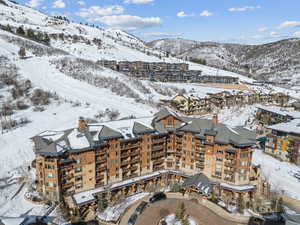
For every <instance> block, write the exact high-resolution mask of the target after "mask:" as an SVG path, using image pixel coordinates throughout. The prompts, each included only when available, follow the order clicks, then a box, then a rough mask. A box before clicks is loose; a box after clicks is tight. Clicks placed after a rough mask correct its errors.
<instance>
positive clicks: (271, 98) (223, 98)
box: [161, 91, 289, 115]
mask: <svg viewBox="0 0 300 225" xmlns="http://www.w3.org/2000/svg"><path fill="white" fill-rule="evenodd" d="M288 101H289V96H288V95H286V94H283V93H269V94H266V93H257V92H243V91H239V92H235V93H232V92H228V91H223V92H219V93H214V94H208V95H207V96H206V97H203V98H201V97H195V96H193V95H190V96H186V95H177V96H175V97H174V98H172V99H170V100H161V103H162V104H165V105H168V106H169V107H171V108H173V109H174V110H176V111H177V112H180V113H183V114H186V115H197V114H198V115H201V114H207V113H211V112H215V111H216V110H218V109H223V108H230V107H233V106H236V105H240V106H242V105H253V104H257V103H261V104H272V103H276V104H280V105H286V104H287V103H288Z"/></svg>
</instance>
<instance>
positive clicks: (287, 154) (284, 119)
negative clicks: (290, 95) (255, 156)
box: [256, 104, 300, 166]
mask: <svg viewBox="0 0 300 225" xmlns="http://www.w3.org/2000/svg"><path fill="white" fill-rule="evenodd" d="M293 105H294V104H293ZM294 109H298V108H297V107H296V108H295V107H294ZM256 120H257V122H258V126H257V133H258V134H260V135H261V136H262V137H263V136H265V144H264V150H265V152H266V153H268V154H270V155H272V156H274V157H275V158H278V159H280V160H282V161H287V162H292V163H295V164H296V165H299V166H300V112H299V111H294V110H292V109H286V108H281V107H278V106H260V107H258V108H257V112H256Z"/></svg>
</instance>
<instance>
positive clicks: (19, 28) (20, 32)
mask: <svg viewBox="0 0 300 225" xmlns="http://www.w3.org/2000/svg"><path fill="white" fill-rule="evenodd" d="M17 34H18V35H25V31H24V29H23V27H22V26H21V27H18V29H17Z"/></svg>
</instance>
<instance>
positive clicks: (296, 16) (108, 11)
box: [17, 0, 300, 44]
mask: <svg viewBox="0 0 300 225" xmlns="http://www.w3.org/2000/svg"><path fill="white" fill-rule="evenodd" d="M17 1H18V2H19V3H22V4H25V5H27V6H30V7H32V8H35V9H38V10H40V11H42V12H44V13H46V14H48V15H66V16H67V17H68V18H69V19H71V20H73V21H76V22H82V23H88V24H95V25H98V26H101V27H105V28H107V27H109V28H117V29H122V30H125V31H127V32H129V33H132V34H134V35H136V36H138V37H140V38H141V39H143V40H145V41H151V40H154V39H160V38H185V39H192V40H197V41H218V42H231V43H244V44H259V43H266V42H271V41H276V40H280V39H284V38H290V37H300V13H299V10H300V0H206V1H204V0H17Z"/></svg>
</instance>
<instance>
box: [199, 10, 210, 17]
mask: <svg viewBox="0 0 300 225" xmlns="http://www.w3.org/2000/svg"><path fill="white" fill-rule="evenodd" d="M212 15H213V13H212V12H209V11H208V10H204V11H203V12H201V13H200V16H212Z"/></svg>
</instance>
